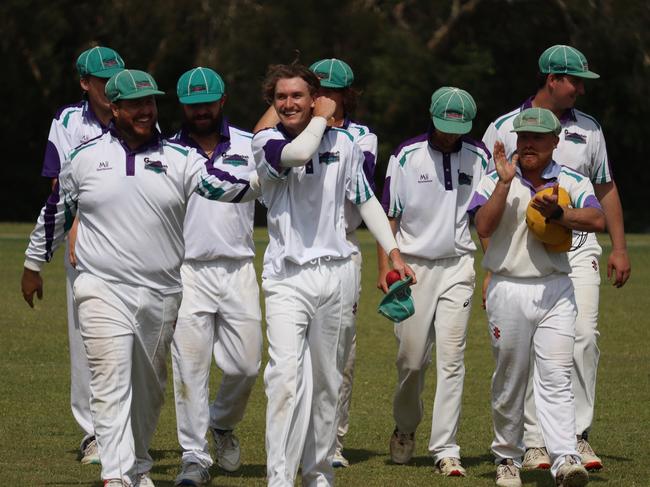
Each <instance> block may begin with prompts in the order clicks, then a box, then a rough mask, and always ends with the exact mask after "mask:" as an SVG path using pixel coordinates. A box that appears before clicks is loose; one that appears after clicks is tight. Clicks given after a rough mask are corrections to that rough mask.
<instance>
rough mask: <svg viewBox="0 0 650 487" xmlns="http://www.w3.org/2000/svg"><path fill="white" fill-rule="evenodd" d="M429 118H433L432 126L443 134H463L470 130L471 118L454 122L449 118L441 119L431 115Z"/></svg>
mask: <svg viewBox="0 0 650 487" xmlns="http://www.w3.org/2000/svg"><path fill="white" fill-rule="evenodd" d="M431 119H432V120H433V126H434V127H435V128H437V129H438V130H440V132H444V133H445V134H459V135H464V134H466V133H469V131H470V130H472V121H471V120H469V121H467V122H456V121H451V120H443V119H441V118H436V117H431Z"/></svg>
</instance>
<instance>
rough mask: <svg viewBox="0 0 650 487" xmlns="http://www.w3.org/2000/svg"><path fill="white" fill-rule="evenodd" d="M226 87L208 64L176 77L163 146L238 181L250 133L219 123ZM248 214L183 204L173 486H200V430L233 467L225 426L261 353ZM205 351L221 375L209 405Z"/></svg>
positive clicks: (204, 452) (241, 402)
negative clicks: (186, 151)
mask: <svg viewBox="0 0 650 487" xmlns="http://www.w3.org/2000/svg"><path fill="white" fill-rule="evenodd" d="M225 91H226V90H225V84H224V82H223V80H222V78H221V76H219V75H218V74H217V73H216V72H215V71H213V70H212V69H210V68H203V67H197V68H194V69H191V70H189V71H187V72H185V73H183V75H182V76H181V77H180V78H179V80H178V84H177V89H176V92H177V95H178V100H179V101H180V103H181V106H182V108H183V118H184V124H183V127H182V129H181V130H180V132H178V133H177V134H176V135H175V136H174V137H173V138H172V139H171V141H172V142H174V143H178V144H181V145H183V146H184V147H192V148H194V149H195V150H196V151H197V152H198V153H199V154H201V155H203V156H204V157H205V158H206V159H207V160H208V163H209V164H210V165H211V166H214V167H218V168H220V169H221V170H223V171H225V172H228V173H230V174H232V175H233V176H235V177H242V178H245V177H247V175H248V174H250V173H251V172H252V171H255V162H254V159H253V154H252V151H251V139H252V138H253V135H252V134H250V133H248V132H245V131H243V130H240V129H238V128H235V127H233V126H232V125H230V124H229V123H228V121H227V120H226V118H225V116H224V113H223V107H224V105H225V103H226V98H227V96H226V93H225ZM254 211H255V203H254V201H249V202H247V203H241V204H238V205H232V204H227V203H221V202H219V201H209V200H207V199H205V198H201V197H200V196H199V195H196V194H195V195H192V196H191V197H190V199H189V203H188V207H187V214H186V215H185V222H184V229H183V238H184V240H185V257H184V260H183V266H182V267H181V278H182V281H183V300H182V301H181V306H180V309H179V311H178V321H177V322H176V329H175V331H174V339H173V341H172V364H173V371H174V398H175V401H176V427H177V431H178V442H179V444H180V445H181V448H182V450H183V456H182V469H181V472H180V474H179V475H178V477H177V478H176V485H195V486H200V485H206V484H207V483H208V482H209V480H210V474H209V471H208V469H209V467H210V466H211V465H212V463H213V461H212V458H211V457H210V453H209V451H208V442H207V441H206V439H205V436H206V433H207V432H208V429H210V431H211V432H212V435H213V437H214V441H215V444H216V460H217V464H218V465H219V466H220V467H221V468H223V469H224V470H226V471H228V472H234V471H236V470H238V469H239V467H240V465H241V461H240V447H239V441H238V439H237V437H236V436H235V435H234V434H233V429H234V428H235V426H236V425H237V424H238V423H239V422H240V421H241V419H242V417H243V415H244V411H245V409H246V404H247V402H248V398H249V396H250V393H251V390H252V388H253V385H254V383H255V379H256V378H257V374H258V371H259V368H260V362H261V354H262V327H261V319H262V314H261V310H260V305H259V287H258V284H257V277H256V275H255V268H254V266H253V257H254V255H255V245H254V243H253V214H254ZM213 354H214V359H215V362H216V363H217V366H218V367H219V368H220V369H221V370H222V371H223V378H222V380H221V386H220V388H219V392H218V393H217V395H216V398H215V400H214V402H213V403H212V405H211V406H210V405H209V404H208V396H209V393H208V383H209V377H210V363H211V361H212V355H213Z"/></svg>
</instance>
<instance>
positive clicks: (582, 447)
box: [578, 439, 595, 455]
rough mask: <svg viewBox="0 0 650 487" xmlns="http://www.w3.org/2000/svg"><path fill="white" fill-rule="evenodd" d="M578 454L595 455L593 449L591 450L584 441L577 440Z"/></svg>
mask: <svg viewBox="0 0 650 487" xmlns="http://www.w3.org/2000/svg"><path fill="white" fill-rule="evenodd" d="M578 453H588V454H589V455H595V453H594V450H593V448H591V445H590V444H589V443H588V442H587V440H585V439H581V440H578Z"/></svg>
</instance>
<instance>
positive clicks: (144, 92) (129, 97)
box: [115, 88, 165, 101]
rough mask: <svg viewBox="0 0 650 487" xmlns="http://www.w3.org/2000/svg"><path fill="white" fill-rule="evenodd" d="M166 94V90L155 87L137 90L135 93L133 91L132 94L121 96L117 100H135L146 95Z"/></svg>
mask: <svg viewBox="0 0 650 487" xmlns="http://www.w3.org/2000/svg"><path fill="white" fill-rule="evenodd" d="M164 94H165V92H164V91H160V90H154V89H151V88H148V89H146V90H140V91H136V92H135V93H131V94H130V95H125V96H120V97H119V98H117V99H116V100H115V101H119V100H135V99H137V98H144V97H146V96H154V95H164Z"/></svg>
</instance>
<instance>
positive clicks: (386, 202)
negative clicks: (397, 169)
mask: <svg viewBox="0 0 650 487" xmlns="http://www.w3.org/2000/svg"><path fill="white" fill-rule="evenodd" d="M381 206H382V207H383V208H384V211H385V212H386V214H388V212H389V210H390V176H388V177H387V178H386V179H385V180H384V193H383V194H382V195H381Z"/></svg>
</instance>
